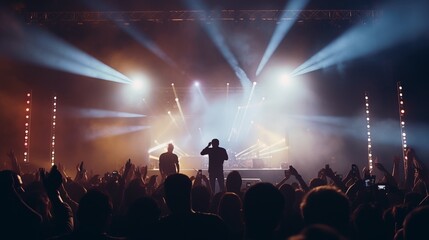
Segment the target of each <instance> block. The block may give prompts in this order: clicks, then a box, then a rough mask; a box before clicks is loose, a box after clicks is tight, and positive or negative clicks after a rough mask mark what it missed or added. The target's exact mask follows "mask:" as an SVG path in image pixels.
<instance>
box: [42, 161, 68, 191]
mask: <svg viewBox="0 0 429 240" xmlns="http://www.w3.org/2000/svg"><path fill="white" fill-rule="evenodd" d="M39 172H40V178H41V180H42V183H43V186H44V187H45V190H46V192H47V193H48V194H57V193H58V192H57V191H58V190H59V189H60V187H61V185H62V184H63V176H62V175H61V173H60V171H58V168H57V166H56V165H54V166H52V168H51V171H50V172H49V173H46V171H45V169H43V168H41V169H39Z"/></svg>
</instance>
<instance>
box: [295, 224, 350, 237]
mask: <svg viewBox="0 0 429 240" xmlns="http://www.w3.org/2000/svg"><path fill="white" fill-rule="evenodd" d="M289 239H290V240H345V238H344V237H343V236H342V235H341V234H340V233H338V231H336V230H335V229H333V228H331V227H329V226H327V225H322V224H315V225H311V226H309V227H307V228H305V229H304V230H302V232H301V234H299V235H296V236H293V237H291V238H289Z"/></svg>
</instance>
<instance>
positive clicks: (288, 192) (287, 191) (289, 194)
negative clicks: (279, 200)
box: [279, 183, 296, 209]
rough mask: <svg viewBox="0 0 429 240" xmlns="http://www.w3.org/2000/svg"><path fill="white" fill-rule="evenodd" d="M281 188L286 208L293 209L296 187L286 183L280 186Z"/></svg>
mask: <svg viewBox="0 0 429 240" xmlns="http://www.w3.org/2000/svg"><path fill="white" fill-rule="evenodd" d="M279 190H280V192H281V193H282V194H283V197H284V200H285V208H287V209H292V208H293V205H294V203H295V195H296V194H295V189H294V188H293V187H292V186H291V185H289V184H287V183H285V184H283V185H281V186H280V188H279Z"/></svg>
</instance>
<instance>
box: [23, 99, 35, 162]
mask: <svg viewBox="0 0 429 240" xmlns="http://www.w3.org/2000/svg"><path fill="white" fill-rule="evenodd" d="M32 97H33V95H32V93H31V91H29V92H27V94H26V101H25V131H24V163H28V162H29V161H30V130H31V100H32Z"/></svg>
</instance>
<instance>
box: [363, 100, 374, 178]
mask: <svg viewBox="0 0 429 240" xmlns="http://www.w3.org/2000/svg"><path fill="white" fill-rule="evenodd" d="M365 113H366V131H367V133H366V134H367V137H368V167H369V171H370V172H372V169H373V165H372V142H371V124H370V120H371V118H370V113H369V96H368V93H367V92H365Z"/></svg>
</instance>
